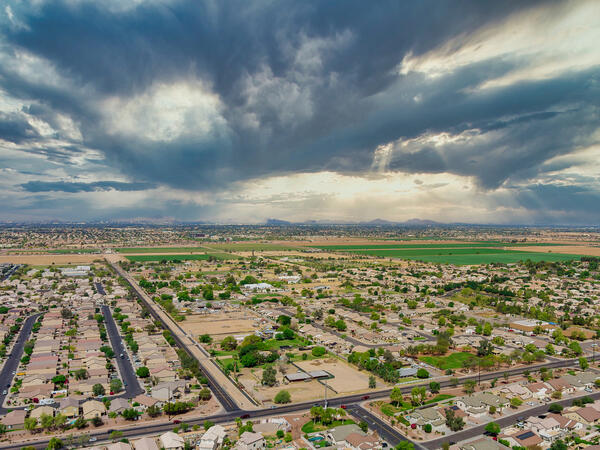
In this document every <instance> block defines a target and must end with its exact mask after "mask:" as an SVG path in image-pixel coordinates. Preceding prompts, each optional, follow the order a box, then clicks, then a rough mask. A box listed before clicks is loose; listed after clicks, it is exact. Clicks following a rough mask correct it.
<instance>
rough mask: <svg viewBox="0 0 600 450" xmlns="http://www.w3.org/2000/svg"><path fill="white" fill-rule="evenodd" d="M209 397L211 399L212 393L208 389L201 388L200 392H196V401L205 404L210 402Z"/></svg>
mask: <svg viewBox="0 0 600 450" xmlns="http://www.w3.org/2000/svg"><path fill="white" fill-rule="evenodd" d="M211 397H212V392H210V389H208V388H202V389H200V392H198V399H199V400H200V401H203V402H206V401H208V400H210V398H211Z"/></svg>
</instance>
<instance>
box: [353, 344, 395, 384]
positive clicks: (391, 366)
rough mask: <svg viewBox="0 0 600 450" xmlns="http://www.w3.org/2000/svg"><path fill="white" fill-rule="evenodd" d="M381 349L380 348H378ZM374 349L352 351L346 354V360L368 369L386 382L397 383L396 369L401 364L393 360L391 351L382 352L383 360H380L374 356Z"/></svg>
mask: <svg viewBox="0 0 600 450" xmlns="http://www.w3.org/2000/svg"><path fill="white" fill-rule="evenodd" d="M380 350H381V349H380ZM375 355H376V353H375V350H374V349H370V350H369V351H367V352H364V353H360V352H352V353H350V355H349V356H348V362H349V363H351V364H355V365H357V366H358V367H360V368H361V369H365V370H368V371H369V372H372V373H374V374H376V375H378V376H379V377H381V378H382V379H383V380H384V381H386V382H388V383H397V382H398V380H399V379H400V377H399V375H398V369H399V368H400V367H402V364H401V363H400V362H398V361H395V360H394V358H393V356H392V355H391V353H389V355H388V354H387V353H385V352H384V354H383V357H384V361H383V362H381V361H379V359H377V358H375Z"/></svg>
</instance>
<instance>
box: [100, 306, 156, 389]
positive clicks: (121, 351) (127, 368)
mask: <svg viewBox="0 0 600 450" xmlns="http://www.w3.org/2000/svg"><path fill="white" fill-rule="evenodd" d="M101 310H102V314H103V315H104V322H106V333H107V334H108V337H109V339H110V343H111V345H112V348H113V350H114V352H115V359H116V360H117V365H118V366H119V372H120V373H121V378H122V381H123V385H124V388H125V393H124V394H121V395H119V397H124V398H133V397H136V396H138V395H140V394H143V393H144V392H146V391H145V390H144V389H143V388H142V387H141V386H140V383H139V382H138V379H137V376H136V375H135V369H134V368H133V366H132V365H131V360H130V359H129V357H128V356H127V350H126V349H125V344H124V343H123V340H122V339H121V336H120V335H119V330H118V329H117V324H116V323H115V319H114V318H113V316H112V314H111V312H110V308H109V307H108V306H106V305H103V306H102V307H101ZM120 355H124V358H121V357H120Z"/></svg>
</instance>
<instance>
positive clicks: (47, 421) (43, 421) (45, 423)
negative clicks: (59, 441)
mask: <svg viewBox="0 0 600 450" xmlns="http://www.w3.org/2000/svg"><path fill="white" fill-rule="evenodd" d="M40 425H41V426H42V428H43V429H44V430H48V429H50V428H52V427H53V426H54V417H52V416H51V415H50V414H42V415H41V416H40Z"/></svg>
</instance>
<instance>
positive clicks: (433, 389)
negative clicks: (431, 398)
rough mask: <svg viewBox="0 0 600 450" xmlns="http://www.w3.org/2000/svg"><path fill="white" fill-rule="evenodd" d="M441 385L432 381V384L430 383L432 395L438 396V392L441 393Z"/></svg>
mask: <svg viewBox="0 0 600 450" xmlns="http://www.w3.org/2000/svg"><path fill="white" fill-rule="evenodd" d="M440 387H441V386H440V383H438V382H437V381H432V382H431V383H429V391H430V392H431V393H432V394H437V393H438V392H440Z"/></svg>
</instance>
